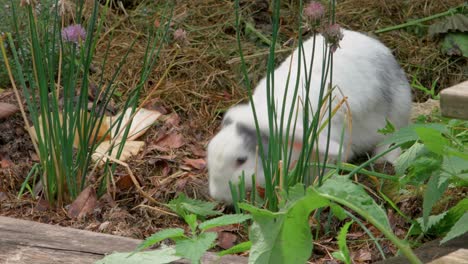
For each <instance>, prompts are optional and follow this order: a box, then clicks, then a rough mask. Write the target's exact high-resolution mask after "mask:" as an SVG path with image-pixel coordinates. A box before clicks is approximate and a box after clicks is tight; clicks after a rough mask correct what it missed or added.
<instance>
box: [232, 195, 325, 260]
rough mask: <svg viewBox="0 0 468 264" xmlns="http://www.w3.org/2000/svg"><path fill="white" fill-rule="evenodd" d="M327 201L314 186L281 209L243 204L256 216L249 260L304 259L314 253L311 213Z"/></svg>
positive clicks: (250, 235) (251, 229) (251, 232)
mask: <svg viewBox="0 0 468 264" xmlns="http://www.w3.org/2000/svg"><path fill="white" fill-rule="evenodd" d="M327 205H329V202H328V201H327V200H326V199H324V198H322V197H321V196H320V195H319V194H318V193H316V192H315V191H314V190H312V189H307V192H306V195H305V196H304V197H303V198H300V199H298V200H296V201H295V202H294V203H289V204H287V206H286V207H284V208H281V209H280V212H278V213H271V212H268V211H266V210H264V209H258V208H254V207H253V206H246V204H241V205H240V207H241V208H242V209H244V210H246V211H249V212H250V213H251V214H252V217H253V220H254V223H253V224H252V226H251V228H250V232H249V238H250V241H252V248H251V250H250V257H249V263H255V264H263V263H265V264H276V263H278V264H282V263H305V262H306V261H307V260H308V259H309V257H310V254H311V253H312V235H311V231H310V227H309V221H308V220H309V215H310V213H311V212H312V211H313V210H315V209H317V208H320V207H324V206H327Z"/></svg>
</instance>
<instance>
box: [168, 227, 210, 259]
mask: <svg viewBox="0 0 468 264" xmlns="http://www.w3.org/2000/svg"><path fill="white" fill-rule="evenodd" d="M217 237H218V234H216V233H213V232H205V233H202V234H200V235H199V236H197V237H193V238H189V239H184V240H180V241H177V243H176V254H177V255H178V256H181V257H184V258H186V259H189V260H190V261H191V262H192V263H199V262H200V259H201V257H202V256H203V254H205V252H206V251H207V250H208V249H210V248H212V247H213V246H214V241H215V240H216V238H217Z"/></svg>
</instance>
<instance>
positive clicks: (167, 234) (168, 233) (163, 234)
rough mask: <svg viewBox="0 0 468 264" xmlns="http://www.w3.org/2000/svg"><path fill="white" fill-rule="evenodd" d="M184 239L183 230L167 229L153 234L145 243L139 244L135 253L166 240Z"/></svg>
mask: <svg viewBox="0 0 468 264" xmlns="http://www.w3.org/2000/svg"><path fill="white" fill-rule="evenodd" d="M180 237H184V230H183V229H182V228H168V229H164V230H161V231H159V232H156V233H154V234H153V235H151V236H150V237H148V238H147V239H145V241H143V242H141V244H140V245H138V247H137V248H136V249H135V252H138V251H141V250H143V249H145V248H148V247H151V246H152V245H154V244H156V243H159V242H161V241H163V240H164V239H168V238H180Z"/></svg>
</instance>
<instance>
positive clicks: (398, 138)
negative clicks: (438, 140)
mask: <svg viewBox="0 0 468 264" xmlns="http://www.w3.org/2000/svg"><path fill="white" fill-rule="evenodd" d="M417 129H420V130H419V132H420V133H421V131H423V130H424V129H428V130H436V131H439V132H440V133H446V132H447V128H446V127H445V126H444V125H443V124H434V123H431V124H413V125H409V126H407V127H403V128H401V129H400V130H398V131H396V132H395V133H393V134H391V135H390V136H389V137H388V138H387V139H386V140H384V142H382V143H381V145H385V144H404V143H407V142H411V141H416V140H418V139H419V134H418V133H417V132H416V130H417ZM421 129H422V130H421ZM423 133H424V132H423Z"/></svg>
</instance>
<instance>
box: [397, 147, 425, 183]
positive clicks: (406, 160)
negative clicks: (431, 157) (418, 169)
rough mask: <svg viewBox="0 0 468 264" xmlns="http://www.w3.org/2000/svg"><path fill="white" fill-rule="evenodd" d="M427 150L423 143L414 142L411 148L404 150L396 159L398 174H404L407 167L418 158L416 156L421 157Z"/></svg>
mask: <svg viewBox="0 0 468 264" xmlns="http://www.w3.org/2000/svg"><path fill="white" fill-rule="evenodd" d="M426 152H427V150H426V148H425V147H424V145H423V144H421V143H418V142H416V143H414V144H413V146H411V147H410V148H409V149H407V150H406V151H405V152H403V153H402V154H401V155H400V156H399V157H398V158H397V159H396V160H395V172H396V174H397V175H402V174H403V173H405V171H406V169H407V168H408V167H409V166H410V165H411V164H412V163H413V162H414V160H416V158H418V157H420V156H421V155H423V154H424V153H426Z"/></svg>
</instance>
